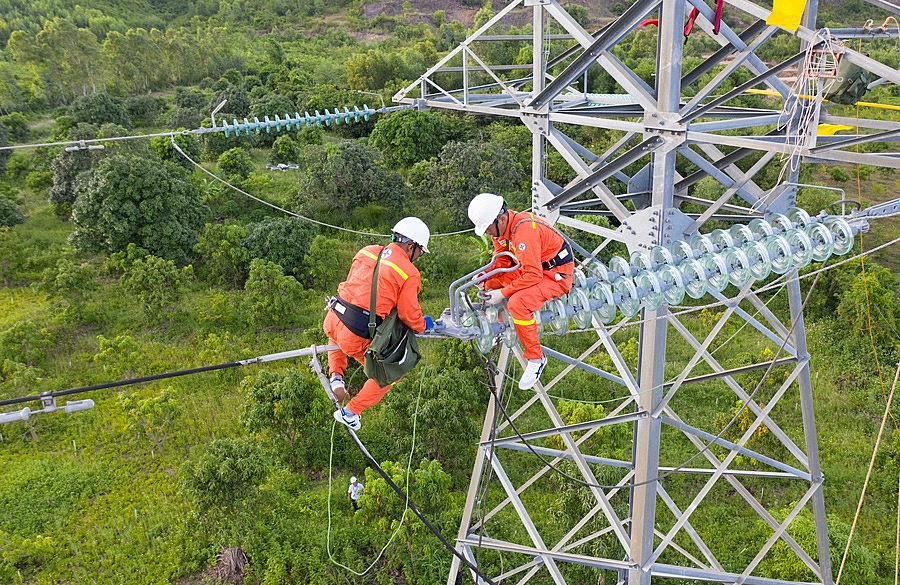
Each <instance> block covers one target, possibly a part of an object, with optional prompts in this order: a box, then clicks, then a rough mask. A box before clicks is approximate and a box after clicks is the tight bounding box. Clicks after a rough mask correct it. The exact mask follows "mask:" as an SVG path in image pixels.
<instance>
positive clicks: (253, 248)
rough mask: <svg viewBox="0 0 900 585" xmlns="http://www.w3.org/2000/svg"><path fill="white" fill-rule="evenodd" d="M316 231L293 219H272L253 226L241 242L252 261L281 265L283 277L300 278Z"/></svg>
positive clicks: (309, 225) (307, 224) (314, 228)
mask: <svg viewBox="0 0 900 585" xmlns="http://www.w3.org/2000/svg"><path fill="white" fill-rule="evenodd" d="M316 231H317V230H316V227H315V226H314V225H312V224H310V223H308V222H305V221H301V220H299V219H296V218H293V217H272V218H268V219H265V220H263V221H261V222H259V223H258V224H256V225H255V226H254V227H253V229H252V230H251V231H250V234H249V235H248V236H247V238H246V239H245V240H244V242H243V246H244V247H245V248H246V249H247V250H248V251H249V252H250V257H251V258H262V259H263V260H268V261H269V262H274V263H275V264H278V265H280V266H281V267H282V268H283V269H284V272H285V274H291V275H293V276H295V277H298V278H299V277H300V276H301V275H302V274H303V268H304V262H303V260H304V258H305V257H306V253H307V252H308V251H309V246H310V245H311V244H312V241H313V238H314V237H315V236H316Z"/></svg>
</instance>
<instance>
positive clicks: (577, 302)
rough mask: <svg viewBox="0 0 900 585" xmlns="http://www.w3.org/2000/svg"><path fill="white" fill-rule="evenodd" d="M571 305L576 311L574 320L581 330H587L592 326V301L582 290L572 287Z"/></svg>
mask: <svg viewBox="0 0 900 585" xmlns="http://www.w3.org/2000/svg"><path fill="white" fill-rule="evenodd" d="M569 304H570V305H571V306H572V308H573V309H574V310H575V314H574V315H573V316H572V320H573V321H574V322H575V326H576V327H578V328H579V329H587V328H588V327H590V326H591V300H590V299H589V298H588V296H587V293H585V292H584V289H582V288H575V287H572V291H571V292H569Z"/></svg>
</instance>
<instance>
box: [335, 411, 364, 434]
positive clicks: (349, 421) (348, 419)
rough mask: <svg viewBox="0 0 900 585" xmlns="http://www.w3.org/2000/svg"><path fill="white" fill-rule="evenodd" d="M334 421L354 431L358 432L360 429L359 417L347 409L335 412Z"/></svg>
mask: <svg viewBox="0 0 900 585" xmlns="http://www.w3.org/2000/svg"><path fill="white" fill-rule="evenodd" d="M334 420H336V421H338V422H339V423H341V424H342V425H347V426H348V427H350V428H351V429H353V430H354V431H358V430H359V429H360V427H362V423H361V422H359V415H358V414H356V413H355V412H353V411H352V410H350V409H349V408H347V407H343V408H340V409H338V410H335V411H334Z"/></svg>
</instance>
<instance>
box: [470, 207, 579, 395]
mask: <svg viewBox="0 0 900 585" xmlns="http://www.w3.org/2000/svg"><path fill="white" fill-rule="evenodd" d="M469 219H470V220H471V221H472V223H473V224H475V235H477V236H479V237H480V236H481V235H483V234H485V233H486V234H488V235H489V236H491V241H492V242H493V243H494V253H495V254H497V253H498V252H512V254H513V255H515V257H516V258H518V260H519V268H518V269H517V270H514V271H512V272H504V273H501V274H499V275H497V276H494V277H492V278H490V279H488V280H487V281H485V283H484V290H485V291H486V292H487V294H488V298H487V300H486V302H487V303H488V304H498V303H501V302H503V301H504V300H506V301H507V303H506V307H507V309H509V314H510V315H511V316H512V319H513V323H514V324H515V326H516V335H517V336H518V338H519V342H520V343H521V344H522V349H523V350H524V354H525V359H526V360H528V362H527V364H526V366H525V371H524V372H523V374H522V378H521V379H520V380H519V388H522V389H523V390H527V389H528V388H531V387H532V386H534V385H535V384H536V383H537V381H538V378H540V376H541V371H542V370H543V369H544V365H545V364H546V363H547V358H546V357H544V352H543V351H542V350H541V343H540V341H538V332H537V323H536V322H535V318H534V312H535V311H537V310H539V309H540V308H541V307H542V306H543V304H544V303H545V302H547V301H548V300H549V299H552V298H553V297H558V296H562V295H564V294H567V293H568V292H569V290H570V289H571V288H572V272H573V270H574V268H575V265H574V263H573V261H574V259H575V257H574V254H573V253H572V248H571V246H569V244H568V242H566V240H565V238H563V237H562V235H561V234H560V233H559V232H558V231H556V229H555V228H553V226H551V225H549V224H548V223H546V222H545V221H543V220H542V219H539V218H536V217H535V216H534V214H533V213H530V212H527V211H524V212H516V211H513V210H511V209H507V208H506V201H504V200H503V197H500V196H499V195H494V194H493V193H480V194H478V195H476V196H475V197H474V198H473V199H472V201H470V202H469ZM504 265H505V266H509V265H510V264H509V261H508V259H507V258H506V257H503V258H500V259H498V264H497V265H495V266H491V267H490V268H497V267H500V266H504Z"/></svg>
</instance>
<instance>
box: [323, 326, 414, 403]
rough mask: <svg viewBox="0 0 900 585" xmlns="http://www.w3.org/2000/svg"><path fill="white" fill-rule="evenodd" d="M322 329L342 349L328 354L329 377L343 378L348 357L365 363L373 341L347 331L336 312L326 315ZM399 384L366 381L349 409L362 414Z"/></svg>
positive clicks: (351, 401) (330, 340) (331, 341)
mask: <svg viewBox="0 0 900 585" xmlns="http://www.w3.org/2000/svg"><path fill="white" fill-rule="evenodd" d="M322 329H324V330H325V335H327V336H328V341H329V343H336V344H337V345H338V347H340V349H336V350H334V351H329V352H328V372H329V375H334V374H340V375H341V376H343V375H344V370H346V369H347V357H348V356H349V357H352V358H353V359H355V360H356V361H358V362H359V363H360V364H363V363H365V361H366V348H368V347H369V343H370V342H371V341H372V340H371V339H366V338H364V337H360V336H359V335H356V334H355V333H353V332H352V331H350V330H349V329H347V326H346V325H344V324H343V323H341V320H340V319H338V318H337V315H335V314H334V311H328V314H327V315H325V322H324V323H323V324H322ZM397 382H399V380H397ZM397 382H394V383H393V384H388V385H387V386H384V387H381V386H379V385H378V382H376V381H375V380H373V379H372V378H369V379H368V380H366V383H365V384H363V387H362V390H360V391H359V393H358V394H357V395H356V396H354V397H353V399H352V400H350V402H349V404H347V408H348V409H350V410H351V411H353V412H354V413H356V414H361V413H362V411H364V410H365V409H367V408H369V407H370V406H375V405H376V404H378V403H379V402H381V399H382V398H384V395H385V394H387V391H388V390H390V389H391V386H393V385H394V384H396V383H397Z"/></svg>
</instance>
